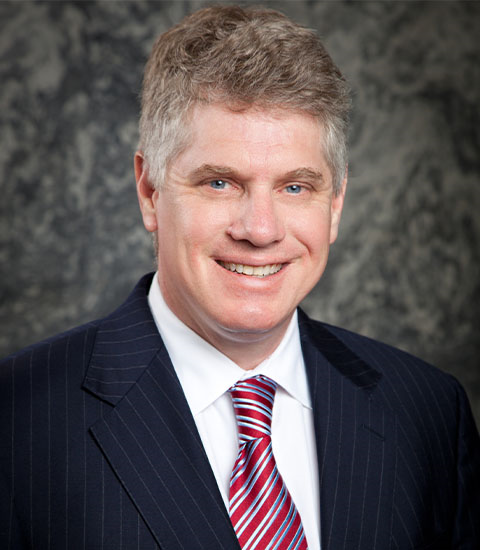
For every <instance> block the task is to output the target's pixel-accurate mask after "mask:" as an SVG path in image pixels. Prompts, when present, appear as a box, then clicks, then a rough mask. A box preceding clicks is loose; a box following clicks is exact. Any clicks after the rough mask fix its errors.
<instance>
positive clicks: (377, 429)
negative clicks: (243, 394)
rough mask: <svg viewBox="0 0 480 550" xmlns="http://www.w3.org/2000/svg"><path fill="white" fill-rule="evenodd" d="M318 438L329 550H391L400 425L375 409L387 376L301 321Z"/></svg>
mask: <svg viewBox="0 0 480 550" xmlns="http://www.w3.org/2000/svg"><path fill="white" fill-rule="evenodd" d="M299 323H300V333H301V340H302V349H303V353H304V358H305V364H306V369H307V376H308V378H309V382H310V388H311V393H312V403H313V410H314V417H315V431H316V438H317V454H318V472H319V486H320V516H321V522H320V523H321V539H322V550H337V549H339V548H358V549H364V550H367V549H368V550H372V549H374V548H378V549H380V548H381V549H382V550H383V549H387V548H389V547H390V522H391V517H392V503H393V489H394V487H393V479H394V475H393V474H394V469H395V419H394V418H393V417H392V415H391V414H390V413H389V412H388V411H385V410H384V409H383V407H381V406H378V405H376V404H375V399H374V394H375V391H376V386H377V383H378V382H379V380H380V378H381V374H380V373H379V372H378V371H376V370H374V369H372V368H371V367H370V366H369V365H368V364H366V363H365V362H364V361H363V360H362V359H361V358H360V357H358V355H356V354H355V353H354V352H353V351H352V350H350V349H349V348H348V347H347V346H346V345H345V344H344V343H343V342H342V341H341V340H340V339H339V338H337V336H335V335H334V334H333V333H332V332H330V330H328V329H327V328H326V327H325V326H324V325H322V324H320V323H316V322H314V321H311V320H309V319H308V317H307V316H306V315H305V314H303V313H302V312H300V315H299Z"/></svg>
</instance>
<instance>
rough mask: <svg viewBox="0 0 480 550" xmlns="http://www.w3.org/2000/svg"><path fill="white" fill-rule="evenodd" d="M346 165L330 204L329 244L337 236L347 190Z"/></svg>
mask: <svg viewBox="0 0 480 550" xmlns="http://www.w3.org/2000/svg"><path fill="white" fill-rule="evenodd" d="M347 179H348V167H347V168H346V169H345V177H344V178H343V181H342V185H341V187H340V190H339V191H338V193H337V194H334V195H333V197H332V205H331V207H330V215H331V220H330V244H333V243H334V242H335V241H336V240H337V237H338V226H339V225H340V218H341V217H342V210H343V202H344V200H345V191H346V190H347Z"/></svg>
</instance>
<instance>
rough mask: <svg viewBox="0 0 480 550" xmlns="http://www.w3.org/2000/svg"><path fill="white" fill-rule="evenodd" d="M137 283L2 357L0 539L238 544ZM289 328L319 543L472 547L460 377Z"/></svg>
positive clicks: (363, 342)
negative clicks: (95, 317) (62, 329)
mask: <svg viewBox="0 0 480 550" xmlns="http://www.w3.org/2000/svg"><path fill="white" fill-rule="evenodd" d="M150 281H151V275H150V276H146V277H145V278H144V279H142V280H141V281H140V283H139V284H138V285H137V287H136V288H135V290H134V291H133V293H132V294H131V295H130V297H129V298H128V300H127V302H126V303H125V304H124V305H123V306H121V307H120V308H119V309H118V310H117V311H115V312H114V313H113V314H112V315H110V316H109V317H107V318H106V319H102V320H99V321H95V322H93V323H91V324H88V325H86V326H83V327H80V328H77V329H74V330H71V331H69V332H67V333H65V334H63V335H61V336H57V337H55V338H52V339H50V340H48V341H46V342H44V343H42V344H38V345H35V346H32V347H30V348H27V349H26V350H24V351H22V352H20V353H19V354H16V355H15V356H13V357H10V358H9V359H7V360H6V361H4V362H3V363H2V364H1V365H0V408H1V411H0V428H1V440H0V548H2V549H10V548H11V549H20V548H21V549H23V548H33V549H34V550H43V549H47V548H50V549H59V550H60V549H61V550H65V549H73V550H77V549H78V550H80V549H87V550H95V549H104V550H119V549H127V550H134V549H137V548H138V549H142V550H143V549H152V550H153V549H158V548H161V549H162V550H177V549H184V550H199V549H204V550H225V549H227V550H230V549H231V550H238V549H239V546H238V543H237V540H236V537H235V534H234V531H233V529H232V526H231V523H230V521H229V518H228V513H227V511H226V509H225V506H224V504H223V501H222V498H221V496H220V493H219V490H218V488H217V485H216V482H215V478H214V475H213V473H212V470H211V468H210V465H209V463H208V460H207V457H206V454H205V451H204V449H203V447H202V443H201V440H200V437H199V434H198V432H197V429H196V426H195V423H194V420H193V418H192V415H191V412H190V410H189V407H188V405H187V402H186V400H185V397H184V394H183V391H182V388H181V386H180V384H179V381H178V379H177V377H176V375H175V371H174V369H173V367H172V364H171V361H170V359H169V356H168V354H167V351H166V349H165V346H164V345H163V342H162V340H161V338H160V336H159V333H158V331H157V329H156V327H155V323H154V321H153V318H152V316H151V313H150V310H149V307H148V302H147V290H148V288H149V284H150ZM299 324H300V334H301V340H302V346H303V353H304V358H305V364H306V368H307V373H308V379H309V383H310V389H311V396H312V403H313V411H314V417H315V429H316V438H317V453H318V471H319V487H320V515H321V518H320V519H321V542H322V550H340V549H361V550H373V549H377V550H387V549H402V550H403V549H405V550H412V549H427V548H429V549H442V548H457V549H462V550H467V549H469V550H478V549H479V548H480V534H479V525H480V521H479V520H480V482H479V479H480V443H479V438H478V432H477V431H476V428H475V425H474V421H473V419H472V415H471V412H470V408H469V405H468V402H467V399H466V396H465V393H464V391H463V390H462V388H461V387H460V385H459V384H458V383H457V382H456V380H455V379H454V378H452V377H451V376H449V375H447V374H443V373H441V372H440V371H438V370H436V369H435V368H433V367H431V366H429V365H426V364H425V363H423V362H422V361H420V360H419V359H416V358H414V357H412V356H410V355H408V354H406V353H404V352H401V351H398V350H395V349H393V348H391V347H388V346H386V345H383V344H380V343H378V342H375V341H372V340H369V339H367V338H364V337H361V336H358V335H356V334H352V333H350V332H347V331H345V330H341V329H338V328H334V327H331V326H326V325H324V324H321V323H318V322H315V321H312V320H310V319H309V318H308V317H307V316H306V315H305V314H303V313H302V312H300V316H299ZM285 437H287V438H288V433H287V434H285ZM309 490H310V489H309V487H307V486H306V487H305V491H309ZM259 550H260V549H259Z"/></svg>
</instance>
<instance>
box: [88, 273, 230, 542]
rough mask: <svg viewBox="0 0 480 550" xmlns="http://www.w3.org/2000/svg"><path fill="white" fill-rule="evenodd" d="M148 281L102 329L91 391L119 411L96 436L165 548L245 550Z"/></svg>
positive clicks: (98, 426)
mask: <svg viewBox="0 0 480 550" xmlns="http://www.w3.org/2000/svg"><path fill="white" fill-rule="evenodd" d="M150 281H151V276H150V277H149V278H147V279H143V280H142V281H141V282H140V283H139V286H138V287H137V288H136V289H135V291H134V292H133V293H132V295H131V296H130V298H129V299H128V300H127V302H126V304H125V305H124V306H123V307H122V308H120V309H119V310H118V311H117V312H116V313H114V314H113V315H112V316H111V317H109V318H107V320H106V321H105V322H104V323H103V324H102V325H101V326H100V328H99V331H98V336H97V341H96V344H95V349H94V353H93V355H92V361H91V364H90V367H89V370H88V372H87V376H86V378H85V383H84V387H85V388H86V389H88V391H90V392H92V393H95V394H96V395H97V396H99V397H101V398H102V399H103V400H104V401H107V402H109V403H110V404H111V405H112V406H113V407H112V409H111V411H110V412H109V413H108V414H106V415H105V416H104V417H103V418H101V419H100V420H99V421H98V422H97V423H96V424H94V425H93V426H92V427H91V430H90V431H91V433H92V434H93V437H94V438H95V440H96V442H97V443H98V445H99V447H100V449H101V450H102V452H103V453H104V455H105V457H106V458H107V460H108V462H109V464H110V465H111V467H112V469H113V470H114V471H115V473H116V475H117V477H118V479H119V480H120V482H121V483H122V484H123V486H124V488H125V490H126V491H127V493H128V494H129V496H130V498H131V499H132V501H133V502H134V504H135V506H136V507H137V509H138V511H139V513H140V514H141V515H142V517H143V519H144V520H145V522H146V524H147V525H148V526H149V528H150V530H151V532H152V535H153V536H154V538H155V540H156V542H157V543H158V544H159V546H160V547H161V548H162V549H165V550H174V549H175V550H177V549H180V548H184V549H186V550H196V549H200V548H204V549H209V550H210V549H219V550H220V549H224V548H232V549H234V548H238V543H237V539H236V537H235V534H234V531H233V528H232V525H231V522H230V520H229V517H228V513H227V511H226V509H225V506H224V504H223V500H222V498H221V495H220V492H219V490H218V487H217V484H216V481H215V478H214V475H213V472H212V470H211V468H210V465H209V463H208V459H207V457H206V454H205V451H204V449H203V446H202V443H201V440H200V436H199V434H198V431H197V429H196V426H195V422H194V420H193V417H192V415H191V412H190V409H189V407H188V404H187V402H186V399H185V396H184V394H183V391H182V388H181V386H180V383H179V381H178V379H177V377H176V374H175V371H174V369H173V366H172V364H171V361H170V359H169V357H168V353H167V351H166V349H165V346H164V345H163V342H162V340H161V338H160V336H159V334H158V331H157V329H156V327H155V324H154V321H153V319H152V317H151V314H150V309H149V307H148V302H147V299H146V292H147V289H148V287H149V284H150Z"/></svg>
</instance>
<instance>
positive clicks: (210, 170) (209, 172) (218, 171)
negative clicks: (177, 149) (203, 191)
mask: <svg viewBox="0 0 480 550" xmlns="http://www.w3.org/2000/svg"><path fill="white" fill-rule="evenodd" d="M215 176H222V177H224V178H236V179H238V178H239V176H238V174H237V172H236V171H235V170H234V169H233V168H229V167H228V166H217V165H215V164H202V166H200V167H199V168H195V170H192V171H191V172H190V174H189V177H190V178H191V179H203V178H209V177H215Z"/></svg>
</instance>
